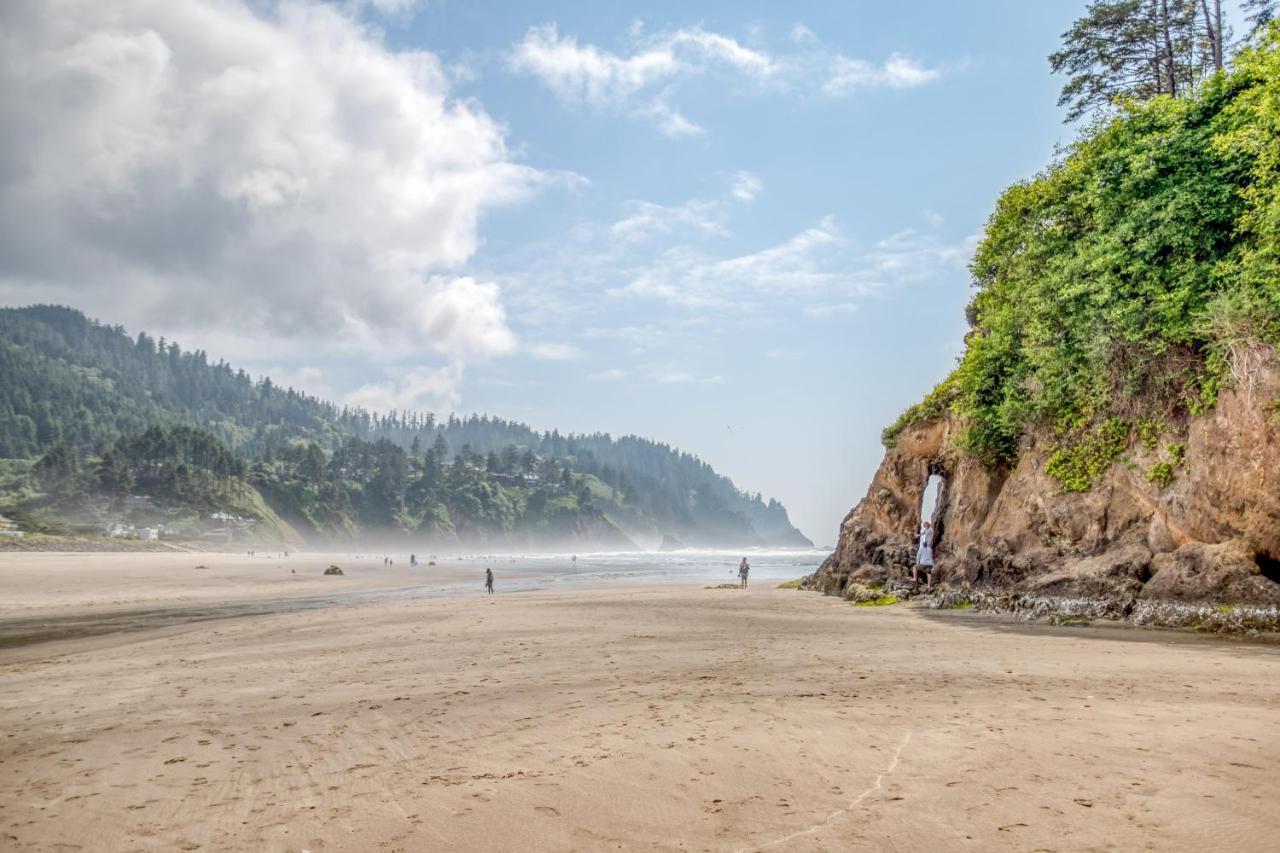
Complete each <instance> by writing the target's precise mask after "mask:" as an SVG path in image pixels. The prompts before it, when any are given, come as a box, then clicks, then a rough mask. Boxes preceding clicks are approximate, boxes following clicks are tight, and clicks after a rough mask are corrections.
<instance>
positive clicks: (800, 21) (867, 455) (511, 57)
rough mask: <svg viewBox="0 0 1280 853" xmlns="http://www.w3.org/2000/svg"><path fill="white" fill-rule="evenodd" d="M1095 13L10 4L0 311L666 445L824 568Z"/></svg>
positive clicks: (420, 400) (1037, 165) (1010, 2)
mask: <svg viewBox="0 0 1280 853" xmlns="http://www.w3.org/2000/svg"><path fill="white" fill-rule="evenodd" d="M1084 6H1085V3H1084V2H1083V0H1036V2H1026V0H973V2H966V3H955V2H942V0H933V1H932V2H931V1H930V0H919V1H918V2H916V3H912V4H898V3H886V2H852V0H851V2H840V3H834V2H827V3H816V2H790V3H786V4H780V3H765V2H751V1H750V0H733V2H703V3H688V2H645V3H621V2H593V3H580V2H563V3H559V2H514V0H513V2H485V3H476V2H469V0H468V1H467V2H464V0H417V2H415V0H340V1H339V2H328V3H325V2H318V0H316V2H303V0H284V2H275V0H113V2H111V3H101V2H99V0H8V2H6V3H4V4H2V5H0V123H2V124H3V126H4V127H6V128H8V129H10V132H6V133H5V134H4V138H3V140H2V141H0V222H2V223H3V228H0V304H4V305H24V304H31V303H35V302H45V303H49V302H52V303H60V304H68V305H71V306H73V307H76V308H79V309H81V310H83V311H85V312H86V313H88V314H89V315H90V316H93V317H95V318H98V319H100V320H102V321H104V322H108V323H112V324H121V325H123V326H125V327H126V328H127V329H128V330H129V331H130V332H131V333H136V332H138V331H141V330H146V331H148V332H149V333H151V334H153V335H155V336H164V337H167V338H169V339H171V340H176V341H178V342H179V343H180V344H182V345H183V347H184V348H195V347H199V348H204V349H206V350H207V351H208V352H209V353H210V355H211V356H212V357H213V358H215V359H217V358H225V359H226V360H228V361H230V362H231V363H232V364H234V365H236V366H241V367H244V368H246V369H248V370H249V371H250V372H252V373H254V374H257V375H269V376H271V377H272V378H273V380H275V381H277V382H281V383H284V384H288V385H292V386H294V387H297V388H299V389H301V390H304V391H307V392H309V393H312V394H315V395H318V396H321V397H324V398H327V399H332V400H335V401H338V402H340V403H349V404H353V405H362V406H365V407H368V408H372V409H376V410H382V411H385V410H388V409H392V408H394V409H399V410H405V409H416V410H429V411H435V412H437V413H446V412H451V411H452V412H458V413H460V414H465V413H472V412H480V413H488V414H493V415H498V416H501V417H506V418H512V419H516V420H521V421H525V422H527V423H529V424H531V425H532V426H534V427H535V428H538V429H559V430H560V431H562V432H595V431H603V432H609V433H612V434H614V435H622V434H628V433H634V434H638V435H643V436H647V437H651V438H654V439H657V440H660V441H665V442H669V443H671V444H673V445H675V446H677V447H679V448H680V449H682V450H686V451H689V452H692V453H694V454H697V455H699V456H701V457H702V458H703V459H705V460H706V461H708V462H709V463H711V464H712V465H713V466H714V467H715V468H716V469H717V470H719V471H721V472H722V473H724V474H726V475H728V476H730V477H732V478H733V479H734V481H735V482H736V483H737V484H738V485H739V486H740V487H741V488H744V489H746V490H749V491H751V492H756V491H760V492H763V493H764V495H765V496H766V497H776V498H778V499H779V500H781V501H782V502H783V503H784V504H786V506H787V507H788V509H789V510H790V511H791V515H792V520H793V521H794V522H795V523H796V524H798V525H799V526H800V528H801V529H802V530H803V531H804V532H805V533H806V534H807V535H808V536H810V538H812V539H814V540H815V542H817V543H819V544H830V543H833V542H834V541H835V539H836V535H837V532H838V526H839V522H840V519H841V518H842V517H843V516H844V514H845V513H846V512H848V510H849V509H850V508H851V507H852V506H853V504H854V503H855V502H856V501H857V500H858V499H859V498H860V497H861V496H862V494H863V493H864V492H865V490H866V487H867V484H868V482H869V481H870V478H871V476H872V474H873V473H874V471H875V469H876V467H877V465H878V464H879V462H880V459H881V456H882V454H883V448H882V447H881V445H880V441H879V436H880V430H881V429H882V428H883V427H884V426H885V425H886V424H887V423H889V422H891V421H892V420H893V419H894V418H895V417H896V416H897V415H898V413H899V412H901V411H902V410H903V409H904V408H906V407H907V406H908V405H910V404H911V403H913V402H915V401H917V400H918V399H919V398H920V397H921V396H922V395H924V394H925V393H927V391H928V390H929V389H930V388H932V387H933V385H934V384H935V383H936V382H938V381H939V380H941V379H942V378H943V377H944V376H945V375H946V374H947V373H948V372H949V371H950V369H951V368H952V367H953V365H954V363H955V359H956V357H957V356H958V355H959V353H960V351H961V349H962V345H963V336H964V333H965V330H966V326H965V321H964V316H963V308H964V305H965V303H966V302H967V301H968V299H969V297H970V295H971V291H970V285H969V279H968V275H967V272H966V265H967V262H968V259H969V257H970V256H971V254H972V251H973V248H974V245H975V243H976V241H977V240H978V239H979V238H980V235H981V233H982V229H983V224H984V222H985V220H986V217H987V215H988V214H989V212H990V211H991V209H992V206H993V204H994V202H995V200H996V198H997V197H998V195H999V193H1000V192H1001V190H1002V189H1003V188H1005V187H1006V186H1008V185H1009V184H1011V183H1013V182H1015V181H1018V180H1020V179H1023V178H1027V177H1029V176H1031V175H1033V174H1034V173H1035V172H1036V171H1038V170H1039V169H1041V168H1043V167H1044V166H1045V165H1046V164H1047V163H1048V162H1049V161H1050V159H1051V158H1052V156H1053V154H1054V151H1055V147H1056V146H1058V145H1061V144H1066V143H1069V142H1070V141H1071V139H1072V137H1073V135H1074V130H1073V129H1072V128H1070V127H1067V126H1064V125H1063V124H1062V115H1063V113H1062V110H1060V109H1059V108H1058V107H1057V106H1056V100H1057V92H1058V89H1059V88H1060V87H1061V85H1062V82H1063V81H1061V80H1059V79H1054V78H1053V77H1052V76H1051V75H1050V74H1049V68H1048V63H1047V61H1046V56H1047V55H1048V54H1049V53H1050V52H1052V51H1053V50H1054V49H1055V47H1056V46H1057V40H1058V36H1059V34H1061V33H1062V32H1063V31H1064V30H1065V29H1066V28H1067V27H1068V26H1069V25H1070V23H1071V21H1072V20H1074V19H1075V18H1076V17H1078V16H1079V15H1080V14H1081V13H1082V11H1083V9H1084ZM14 129H16V131H17V132H13V131H14Z"/></svg>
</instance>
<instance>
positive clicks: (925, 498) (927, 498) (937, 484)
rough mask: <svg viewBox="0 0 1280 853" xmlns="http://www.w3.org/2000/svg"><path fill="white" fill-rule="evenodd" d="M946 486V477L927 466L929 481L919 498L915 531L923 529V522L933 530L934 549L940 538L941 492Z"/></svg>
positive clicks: (926, 482)
mask: <svg viewBox="0 0 1280 853" xmlns="http://www.w3.org/2000/svg"><path fill="white" fill-rule="evenodd" d="M945 485H946V475H945V474H944V473H943V471H942V469H941V468H940V467H939V466H937V465H934V464H930V465H929V479H928V480H926V481H925V484H924V494H923V495H922V496H921V497H920V520H919V522H918V524H917V531H922V530H923V529H924V525H925V522H928V523H929V526H930V527H931V528H932V529H933V537H932V540H933V544H934V546H935V547H936V546H937V544H938V540H939V539H941V538H942V490H943V488H944V487H945Z"/></svg>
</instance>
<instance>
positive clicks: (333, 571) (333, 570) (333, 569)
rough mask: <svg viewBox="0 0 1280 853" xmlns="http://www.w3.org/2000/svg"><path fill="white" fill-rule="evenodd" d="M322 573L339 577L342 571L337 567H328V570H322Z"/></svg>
mask: <svg viewBox="0 0 1280 853" xmlns="http://www.w3.org/2000/svg"><path fill="white" fill-rule="evenodd" d="M324 573H325V574H326V575H340V574H342V569H340V568H338V567H337V566H330V567H329V568H327V569H325V570H324Z"/></svg>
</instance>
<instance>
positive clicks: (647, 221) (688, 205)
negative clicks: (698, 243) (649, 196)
mask: <svg viewBox="0 0 1280 853" xmlns="http://www.w3.org/2000/svg"><path fill="white" fill-rule="evenodd" d="M627 210H628V213H627V215H626V216H624V217H623V218H622V219H619V220H618V221H616V222H614V223H613V224H612V225H611V226H609V232H610V234H611V236H613V237H614V238H615V239H617V240H623V241H636V240H642V239H645V238H648V237H653V236H656V235H659V234H670V233H672V232H676V231H680V232H686V233H687V232H701V233H704V234H720V235H723V234H726V233H728V232H727V230H726V229H725V225H724V211H723V209H722V206H721V205H720V204H719V203H718V202H717V201H714V200H709V199H697V198H695V199H691V200H689V201H687V202H684V203H683V204H679V205H675V206H670V207H668V206H666V205H661V204H654V203H653V202H648V201H630V202H627Z"/></svg>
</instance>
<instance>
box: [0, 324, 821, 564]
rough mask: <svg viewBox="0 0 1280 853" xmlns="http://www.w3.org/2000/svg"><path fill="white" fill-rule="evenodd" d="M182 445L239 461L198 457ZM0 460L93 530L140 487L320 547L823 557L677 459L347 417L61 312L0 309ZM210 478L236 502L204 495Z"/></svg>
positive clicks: (552, 436) (21, 490) (22, 503)
mask: <svg viewBox="0 0 1280 853" xmlns="http://www.w3.org/2000/svg"><path fill="white" fill-rule="evenodd" d="M184 430H198V431H199V433H200V434H202V435H203V436H204V438H202V439H201V440H200V441H198V442H196V444H199V445H200V446H201V447H205V446H206V445H209V444H210V443H212V445H216V446H217V447H218V448H221V454H225V457H224V456H223V455H220V454H219V453H209V452H205V451H203V450H202V451H201V454H199V458H198V459H197V458H195V457H193V455H192V454H191V453H190V452H189V446H190V445H191V440H190V435H189V433H188V432H184ZM0 458H3V459H10V460H26V462H28V463H30V462H34V460H36V459H40V460H41V461H40V463H39V464H35V465H31V464H25V463H24V462H22V461H17V462H13V463H11V464H9V465H8V466H7V467H6V469H5V470H7V471H9V472H10V475H9V481H8V486H7V488H8V492H9V495H10V497H9V498H8V499H7V505H8V507H9V510H10V511H15V512H17V513H18V514H19V515H21V516H22V517H24V518H26V517H32V516H31V510H32V509H33V508H38V507H41V506H43V507H44V508H45V509H46V510H48V511H50V512H52V511H53V510H58V512H59V513H60V514H61V516H62V517H67V516H68V515H70V516H72V517H77V518H79V519H80V520H81V522H82V526H87V522H85V519H87V518H90V517H97V518H102V517H106V516H107V515H110V514H111V512H112V507H113V506H116V504H118V502H119V501H121V500H123V499H124V497H125V496H126V495H127V493H129V492H130V491H131V490H133V489H140V490H144V491H147V490H149V491H150V492H154V493H155V494H156V496H157V497H158V498H159V499H160V500H161V502H162V503H165V504H166V505H167V506H168V507H169V511H170V514H171V515H174V514H176V515H177V516H181V517H183V518H188V519H189V516H190V515H191V511H192V510H194V509H195V508H197V507H199V508H203V509H206V510H226V511H228V512H229V511H230V510H231V509H234V508H235V507H237V506H240V504H241V500H242V498H243V497H244V495H245V494H247V490H252V491H254V492H255V493H258V494H261V495H262V497H263V498H264V499H265V501H266V504H267V505H268V506H269V507H270V508H271V509H272V511H273V512H278V513H279V515H280V516H281V517H283V518H284V519H287V522H286V524H285V525H284V526H282V525H279V524H276V523H275V522H274V521H273V522H272V524H271V526H272V528H273V529H284V527H287V526H289V525H292V528H293V529H294V530H296V531H297V533H298V534H299V535H300V536H302V537H304V538H307V539H309V540H313V541H343V540H354V539H357V538H359V537H360V536H362V535H365V534H372V533H374V532H377V533H378V534H379V535H384V536H386V535H390V536H403V537H415V536H416V537H424V538H426V539H429V540H432V541H440V542H446V543H454V542H476V543H480V542H483V543H489V544H495V545H499V544H509V545H512V546H516V545H519V546H534V545H539V544H544V545H548V546H550V545H552V544H560V543H564V544H572V543H574V542H594V543H596V544H600V545H602V546H605V545H607V546H610V547H629V546H631V545H632V544H633V542H640V543H642V544H646V545H654V544H656V543H657V542H658V541H659V540H660V539H661V538H662V537H663V536H664V535H668V534H669V535H672V536H675V537H676V538H678V539H679V540H681V541H683V542H685V543H687V544H690V545H766V544H767V545H788V546H803V545H807V544H809V543H808V540H806V539H805V538H804V537H803V536H802V535H801V534H800V533H799V531H797V530H796V529H795V528H794V527H792V526H791V523H790V521H789V519H788V518H787V513H786V510H785V508H784V507H783V506H782V505H781V504H779V503H777V502H776V501H773V500H770V501H767V502H766V501H765V500H764V499H763V498H762V496H760V495H758V494H757V495H748V494H746V493H743V492H741V491H739V490H738V489H737V488H736V487H735V486H734V484H733V483H732V481H731V480H729V479H728V478H726V477H723V476H721V475H719V474H717V473H716V472H715V471H714V470H713V469H712V468H711V467H710V466H709V465H707V464H706V463H705V462H703V461H701V460H700V459H698V458H697V457H695V456H692V455H690V454H687V453H680V452H678V451H676V450H674V449H673V448H671V447H669V446H668V445H665V444H660V443H657V442H653V441H649V440H646V439H642V438H638V437H635V436H626V437H623V438H619V439H614V438H612V437H611V436H609V435H603V434H596V435H561V434H560V433H559V432H541V433H539V432H537V431H535V430H533V429H531V428H529V427H528V426H526V425H524V424H520V423H515V422H510V421H505V420H502V419H499V418H490V417H486V416H470V417H467V418H464V419H460V418H457V417H453V416H450V417H449V418H448V419H445V420H440V421H438V420H437V419H436V418H435V417H434V416H433V415H431V414H418V413H400V412H390V413H385V414H378V413H371V412H367V411H365V410H362V409H352V408H340V407H338V406H335V405H333V404H331V403H328V402H325V401H322V400H319V399H317V398H314V397H310V396H308V395H306V394H303V393H300V392H297V391H295V390H293V389H291V388H290V389H284V388H280V387H277V386H275V385H274V384H273V383H272V382H271V381H270V380H269V379H261V380H255V379H253V378H251V377H250V376H249V375H248V374H246V373H245V372H244V371H243V370H235V369H233V368H232V367H231V366H230V365H228V364H227V363H226V362H222V361H218V362H211V361H210V360H209V358H208V356H207V355H206V354H205V353H204V352H202V351H185V352H184V351H183V350H182V349H181V348H180V347H179V345H178V344H176V343H173V342H168V341H165V340H164V339H160V340H158V341H157V340H155V339H153V338H151V337H150V336H148V335H146V334H145V333H140V334H138V335H137V336H136V337H130V336H128V335H126V334H125V332H124V330H123V329H120V328H113V327H108V326H104V325H101V324H98V323H96V322H93V321H92V320H90V319H88V318H86V317H85V316H84V315H83V314H81V313H79V312H77V311H74V310H72V309H69V308H64V307H57V306H33V307H30V308H20V309H3V310H0ZM210 460H213V461H210ZM228 460H231V461H228ZM215 463H216V464H215ZM22 472H27V473H25V474H23V473H22ZM196 472H207V473H208V474H209V476H211V477H213V478H214V479H215V480H219V481H222V483H223V486H222V488H220V489H213V490H210V489H203V488H199V489H194V491H193V487H192V485H191V482H195V481H198V482H203V477H204V474H200V475H199V476H197V475H196ZM193 477H194V478H195V480H194V481H192V479H191V478H193ZM233 481H234V483H236V484H238V485H236V486H235V487H234V488H233V487H232V486H231V485H228V484H229V483H231V482H233ZM0 486H3V483H0ZM197 492H198V493H199V494H198V495H197V494H196V493H197ZM76 495H80V496H82V497H83V498H84V499H85V500H84V501H81V505H80V506H79V509H76V510H74V511H73V509H72V507H73V504H75V501H74V500H73V498H74V497H75V496H76ZM233 496H234V498H235V499H234V500H232V499H231V498H232V497H233ZM112 500H114V501H115V502H116V504H113V503H112ZM104 501H105V502H104Z"/></svg>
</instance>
